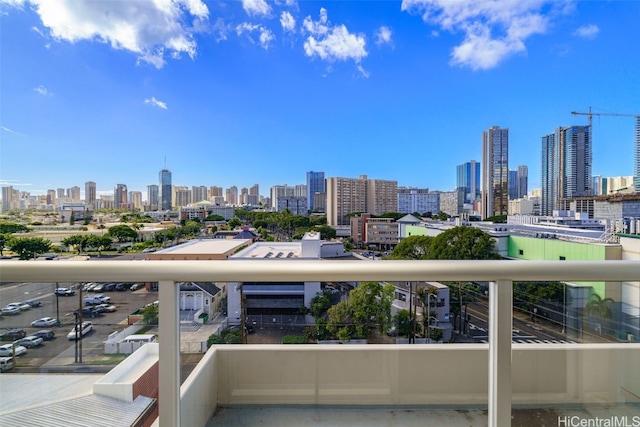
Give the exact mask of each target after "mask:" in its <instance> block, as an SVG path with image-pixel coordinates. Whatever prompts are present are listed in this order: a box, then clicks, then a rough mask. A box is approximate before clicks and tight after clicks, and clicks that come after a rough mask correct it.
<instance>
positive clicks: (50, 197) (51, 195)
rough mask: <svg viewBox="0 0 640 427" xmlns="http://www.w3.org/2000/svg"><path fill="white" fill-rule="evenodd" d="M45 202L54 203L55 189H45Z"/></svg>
mask: <svg viewBox="0 0 640 427" xmlns="http://www.w3.org/2000/svg"><path fill="white" fill-rule="evenodd" d="M47 204H48V205H55V204H56V190H53V189H50V190H47Z"/></svg>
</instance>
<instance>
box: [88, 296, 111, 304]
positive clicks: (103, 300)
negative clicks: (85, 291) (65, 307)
mask: <svg viewBox="0 0 640 427" xmlns="http://www.w3.org/2000/svg"><path fill="white" fill-rule="evenodd" d="M110 301H111V297H108V296H105V295H102V294H97V295H89V296H86V297H84V298H83V299H82V302H83V303H84V304H85V305H97V304H107V303H108V302H110Z"/></svg>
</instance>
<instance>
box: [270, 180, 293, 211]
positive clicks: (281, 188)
mask: <svg viewBox="0 0 640 427" xmlns="http://www.w3.org/2000/svg"><path fill="white" fill-rule="evenodd" d="M295 191H296V190H295V187H291V186H289V185H287V184H284V185H274V186H273V187H271V191H270V195H271V208H272V209H274V210H277V209H278V199H279V198H281V197H284V198H288V197H295V196H296V195H295Z"/></svg>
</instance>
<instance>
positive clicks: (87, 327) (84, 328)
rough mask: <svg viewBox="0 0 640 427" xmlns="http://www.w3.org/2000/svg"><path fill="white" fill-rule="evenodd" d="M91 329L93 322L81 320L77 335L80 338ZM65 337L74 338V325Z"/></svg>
mask: <svg viewBox="0 0 640 427" xmlns="http://www.w3.org/2000/svg"><path fill="white" fill-rule="evenodd" d="M92 329H93V323H91V322H82V327H81V328H80V329H79V331H78V334H77V337H78V338H82V336H83V335H86V334H87V333H89V331H91V330H92ZM67 338H68V339H70V340H75V339H76V327H75V326H74V327H73V329H72V330H71V332H69V333H68V334H67Z"/></svg>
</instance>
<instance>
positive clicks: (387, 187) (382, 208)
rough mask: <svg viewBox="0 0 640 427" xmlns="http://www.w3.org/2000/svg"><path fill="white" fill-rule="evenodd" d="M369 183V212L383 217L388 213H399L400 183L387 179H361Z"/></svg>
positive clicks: (364, 176) (365, 177) (363, 176)
mask: <svg viewBox="0 0 640 427" xmlns="http://www.w3.org/2000/svg"><path fill="white" fill-rule="evenodd" d="M363 178H364V179H365V180H366V181H367V212H368V213H370V214H372V215H382V214H383V213H387V212H398V181H391V180H386V179H367V176H366V175H362V176H361V177H360V179H363Z"/></svg>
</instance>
